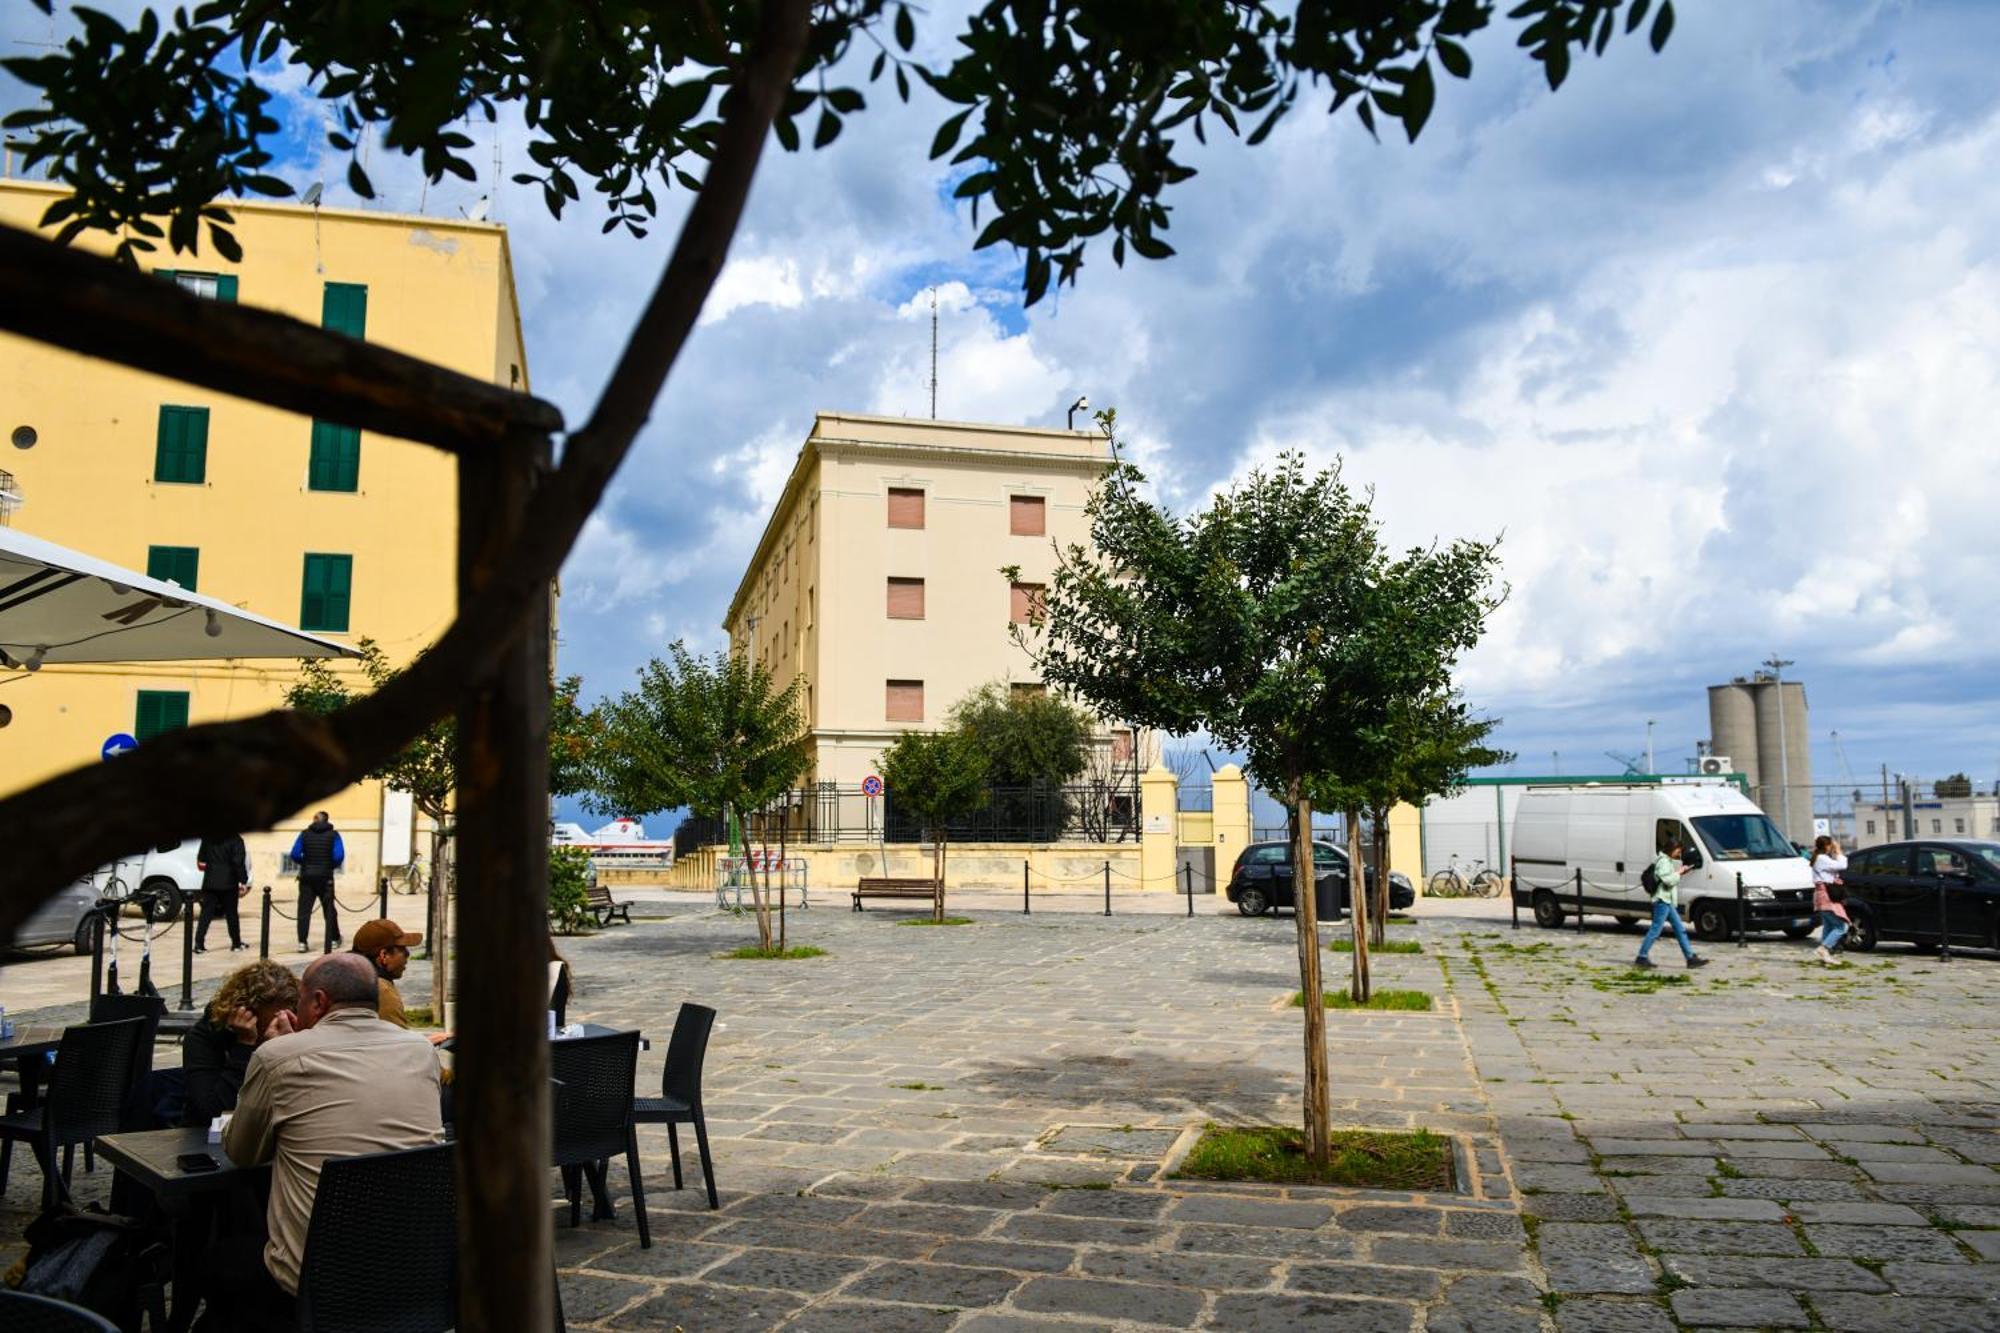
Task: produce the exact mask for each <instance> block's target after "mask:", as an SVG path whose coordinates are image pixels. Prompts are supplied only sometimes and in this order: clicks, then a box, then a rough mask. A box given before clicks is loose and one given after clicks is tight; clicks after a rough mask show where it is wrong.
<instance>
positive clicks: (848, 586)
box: [723, 412, 1133, 787]
mask: <svg viewBox="0 0 2000 1333" xmlns="http://www.w3.org/2000/svg"><path fill="white" fill-rule="evenodd" d="M1110 465H1111V451H1110V446H1109V443H1108V441H1107V440H1106V439H1105V437H1104V436H1102V435H1099V434H1096V433H1095V432H1088V431H1071V430H1044V429H1039V428H1034V427H1027V426H994V425H981V424H976V423H972V422H963V421H933V420H928V419H911V418H907V417H878V416H860V415H855V414H851V413H841V412H821V413H818V414H817V415H816V416H815V417H814V419H813V427H812V433H811V434H810V435H808V436H807V437H806V440H805V443H804V444H803V445H802V446H801V447H800V449H799V456H798V460H797V462H796V463H794V465H793V467H792V471H791V476H790V478H789V479H788V480H787V481H786V483H785V490H784V494H783V495H782V496H780V497H779V500H778V503H777V506H776V508H775V509H774V510H773V511H772V514H771V519H770V522H769V523H768V524H766V526H765V528H764V535H763V538H762V540H760V541H759V542H758V544H757V551H756V554H755V555H754V556H753V557H752V559H751V561H750V566H749V568H748V570H746V571H745V573H744V575H743V580H742V582H741V584H739V585H738V587H737V590H736V596H735V598H734V599H733V600H732V601H731V602H730V604H729V612H728V614H727V616H726V617H725V618H724V620H723V628H724V629H725V630H726V631H727V632H728V634H729V641H730V646H731V647H732V649H735V650H740V651H745V652H748V653H751V654H753V655H754V656H755V658H756V659H757V660H759V661H761V662H764V663H767V664H768V665H769V666H770V667H771V669H772V672H773V674H774V676H775V678H776V681H777V683H778V684H779V685H780V686H783V685H785V684H788V683H789V682H790V681H791V680H792V679H793V678H794V677H796V676H798V675H801V674H803V675H804V677H805V693H804V698H805V712H806V719H807V723H808V725H809V726H810V727H811V728H812V736H813V764H812V777H813V779H814V780H815V781H819V782H833V783H837V784H839V785H840V786H843V787H849V786H853V785H855V784H858V783H859V782H860V781H861V780H862V779H863V778H864V777H866V776H867V775H868V774H870V773H872V772H874V771H875V769H876V764H877V761H878V760H879V759H880V757H881V754H882V751H883V749H884V748H885V747H886V746H887V745H889V744H890V742H892V741H893V740H894V739H895V738H896V736H897V735H898V734H899V733H901V732H903V731H907V730H911V729H913V728H927V727H937V726H940V725H942V724H943V723H944V722H945V720H946V717H947V714H948V713H949V712H950V710H951V707H952V705H953V704H955V703H957V702H958V701H959V700H960V699H962V698H964V697H965V696H966V695H967V694H969V693H971V692H972V691H973V690H975V689H977V688H979V687H980V686H981V685H984V684H986V683H987V682H989V681H994V680H1003V681H1006V682H1008V683H1009V684H1011V685H1013V686H1016V687H1019V688H1024V689H1027V688H1038V687H1039V686H1040V684H1041V682H1040V680H1039V679H1038V677H1037V676H1036V674H1035V671H1034V667H1033V664H1032V663H1031V662H1030V661H1029V660H1028V656H1027V654H1026V653H1025V652H1024V651H1023V650H1022V649H1021V647H1020V646H1019V645H1017V644H1016V643H1015V642H1014V641H1013V638H1012V636H1011V634H1010V632H1009V631H1010V630H1011V628H1012V626H1013V625H1014V624H1015V623H1018V622H1022V621H1025V620H1026V619H1027V617H1028V614H1029V609H1030V607H1031V606H1032V605H1033V604H1034V600H1035V598H1036V597H1037V596H1038V595H1039V594H1040V592H1041V591H1042V589H1043V587H1044V586H1045V585H1046V584H1047V583H1048V581H1049V577H1050V575H1051V574H1052V573H1053V572H1054V568H1055V546H1056V544H1058V543H1060V544H1064V545H1067V544H1069V543H1072V542H1082V541H1084V540H1086V538H1087V536H1088V532H1087V528H1086V524H1085V520H1084V505H1085V503H1086V502H1087V501H1088V500H1089V498H1090V492H1091V488H1092V487H1093V486H1094V485H1095V484H1096V482H1097V480H1098V479H1099V478H1100V477H1102V476H1103V475H1104V473H1105V471H1106V469H1108V468H1109V467H1110ZM1007 566H1018V577H1016V578H1014V579H1011V580H1010V579H1009V578H1008V577H1007V576H1006V575H1004V574H1003V573H1002V572H1001V570H1002V569H1003V567H1007ZM1104 743H1105V745H1106V747H1107V748H1109V749H1111V750H1112V751H1113V753H1115V754H1116V755H1117V757H1118V761H1119V762H1120V763H1121V764H1129V763H1130V760H1131V747H1132V744H1133V742H1132V736H1131V733H1130V732H1129V731H1126V730H1124V729H1123V728H1117V727H1113V728H1109V729H1107V732H1106V734H1105V738H1104Z"/></svg>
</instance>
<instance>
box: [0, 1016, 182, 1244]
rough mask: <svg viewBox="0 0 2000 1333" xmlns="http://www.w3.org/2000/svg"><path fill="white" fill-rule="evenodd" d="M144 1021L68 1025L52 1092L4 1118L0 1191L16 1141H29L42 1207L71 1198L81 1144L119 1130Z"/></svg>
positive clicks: (0, 1134)
mask: <svg viewBox="0 0 2000 1333" xmlns="http://www.w3.org/2000/svg"><path fill="white" fill-rule="evenodd" d="M145 1035H146V1020H145V1019H143V1018H127V1019H123V1020H121V1021H119V1022H116V1023H84V1024H80V1025H78V1026H76V1027H70V1028H64V1029H63V1034H62V1044H61V1045H60V1046H58V1047H57V1048H56V1067H55V1069H54V1070H53V1071H51V1073H50V1075H49V1086H48V1095H47V1096H46V1097H44V1098H43V1099H42V1101H41V1104H40V1105H38V1106H35V1107H34V1108H32V1109H30V1110H26V1111H15V1112H13V1113H12V1114H10V1115H6V1116H0V1193H4V1192H5V1190H6V1188H7V1173H8V1169H9V1168H10V1167H11V1166H12V1165H13V1160H14V1145H15V1144H16V1143H25V1144H27V1145H28V1146H29V1148H30V1149H31V1150H32V1151H33V1152H34V1154H35V1160H36V1161H37V1162H39V1163H40V1164H41V1168H42V1207H43V1209H44V1210H46V1209H49V1208H53V1207H55V1205H56V1201H57V1200H58V1199H66V1198H68V1197H69V1169H68V1162H69V1158H70V1153H71V1150H72V1149H74V1148H75V1146H76V1145H77V1144H79V1143H86V1144H87V1143H91V1142H93V1141H94V1140H95V1139H96V1138H97V1136H98V1135H100V1134H115V1133H116V1132H117V1131H118V1125H119V1119H120V1116H121V1114H122V1112H123V1110H124V1107H125V1094H126V1093H127V1092H129V1091H130V1090H131V1086H132V1067H133V1062H134V1061H135V1060H137V1059H138V1056H137V1054H136V1053H135V1051H134V1048H135V1047H136V1046H137V1045H138V1044H139V1043H140V1042H141V1041H142V1040H144V1038H145ZM58 1148H60V1149H62V1150H63V1161H64V1165H63V1169H62V1171H61V1172H60V1174H58V1172H57V1169H56V1149H58Z"/></svg>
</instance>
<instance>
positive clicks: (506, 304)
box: [0, 180, 528, 901]
mask: <svg viewBox="0 0 2000 1333" xmlns="http://www.w3.org/2000/svg"><path fill="white" fill-rule="evenodd" d="M61 193H62V192H61V191H60V190H59V189H57V188H55V187H52V186H49V185H47V184H43V183H39V182H28V181H16V180H6V181H0V222H5V223H6V224H8V225H10V226H15V227H22V228H30V229H32V228H34V227H36V226H37V224H38V223H39V220H40V218H41V215H42V213H43V211H44V210H45V209H46V208H47V207H48V205H49V204H50V203H51V202H52V201H53V200H55V199H56V198H58V197H60V195H61ZM229 207H230V211H231V213H232V214H233V215H234V217H235V219H236V236H237V239H238V240H239V241H241V243H242V246H243V260H242V262H241V263H240V264H231V263H228V262H226V261H224V260H223V259H222V258H221V257H220V256H218V255H217V254H215V252H214V251H213V250H212V249H205V250H204V252H203V253H202V254H201V256H200V257H199V258H184V257H168V256H161V257H158V258H155V259H154V260H152V261H151V264H152V266H153V267H154V268H155V270H156V271H157V272H159V273H160V275H161V278H162V280H163V281H175V282H179V283H180V284H181V285H182V286H184V287H186V288H188V289H189V290H192V291H195V292H198V293H199V294H201V295H204V296H207V297H210V298H212V299H216V300H232V301H241V302H243V303H244V304H246V305H256V306H262V307H266V308H268V309H273V310H279V311H282V312H284V313H286V314H289V315H293V316H296V317H297V318H299V319H302V320H308V321H311V322H314V323H323V324H325V325H326V326H328V327H333V328H339V329H342V330H344V331H349V332H352V333H354V334H356V335H358V336H361V337H365V338H367V339H368V340H369V341H371V342H377V343H381V344H383V345H384V346H387V347H393V348H395V349H396V350H398V351H403V352H408V353H410V354H411V355H414V356H419V357H422V358H424V359H426V360H428V361H432V362H436V363H438V364H440V365H443V366H446V367H449V368H450V369H453V370H457V371H460V372H463V373H464V374H467V375H473V376H477V377H479V378H481V379H490V380H492V381H493V382H494V383H497V384H502V385H511V386H513V387H516V388H519V389H521V390H523V391H525V390H526V389H527V385H528V370H527V359H526V357H525V355H524V353H523V347H522V340H521V327H520V314H519V310H518V308H517V306H516V304H515V297H514V277H513V270H512V264H511V261H510V258H509V255H508V248H507V234H506V232H505V231H504V230H503V229H502V228H501V227H499V226H496V225H492V224H488V223H477V222H466V221H461V220H457V219H444V218H431V217H411V216H399V215H396V214H390V213H373V212H362V211H354V210H346V209H336V208H317V209H315V208H302V207H296V206H282V205H272V204H262V203H244V202H240V201H239V202H232V203H231V204H230V206H229ZM79 244H85V245H90V246H92V247H93V248H97V249H104V250H108V249H109V245H108V244H107V243H105V242H104V241H103V240H102V239H100V238H98V237H97V235H96V234H93V233H86V236H85V239H83V240H81V241H79ZM0 402H4V403H5V405H6V407H5V410H6V414H7V420H6V422H5V431H6V432H7V434H8V435H9V436H10V437H12V438H14V440H15V442H16V443H15V447H10V448H8V449H6V451H5V452H6V454H7V458H6V459H5V462H4V465H5V468H6V470H7V471H8V472H10V473H11V474H12V475H13V479H14V481H13V485H12V488H11V489H12V490H13V491H14V492H16V493H17V494H18V496H19V502H18V506H9V507H10V508H12V513H11V515H10V516H9V517H8V519H7V521H9V522H11V523H12V524H13V526H15V527H17V528H19V529H21V530H23V531H26V532H29V533H32V534H34V535H35V536H37V537H42V538H46V539H47V540H50V541H53V542H58V543H61V544H62V545H65V546H71V547H75V548H76V549H78V550H82V551H87V552H89V553H90V554H92V555H96V556H99V557H101V558H103V559H106V560H111V561H115V562H117V563H119V564H123V565H127V566H129V567H131V568H133V569H138V570H144V571H147V572H148V573H151V574H154V575H156V576H158V577H164V578H171V579H175V580H177V581H179V582H181V583H183V584H185V585H188V586H190V587H192V588H194V589H195V590H197V591H200V592H203V593H207V594H210V595H212V596H216V597H220V598H222V599H224V600H226V601H229V602H232V603H235V604H236V605H239V606H242V607H245V608H247V609H249V610H252V611H255V612H258V613H260V614H263V615H267V616H271V617H274V618H276V619H279V620H283V621H286V622H288V623H291V624H296V625H299V626H300V627H302V628H304V629H309V630H312V631H314V632H316V633H320V634H323V635H326V636H327V637H330V638H334V639H337V640H341V641H344V642H349V643H352V642H355V641H357V640H359V639H360V638H362V637H363V636H366V637H370V638H373V639H374V640H375V641H376V642H378V643H380V644H381V645H382V647H383V649H384V650H385V651H386V653H387V654H388V656H389V658H390V659H391V661H392V662H394V663H396V664H401V663H404V662H407V661H409V660H410V659H411V658H412V657H414V656H415V655H416V654H417V653H418V652H419V651H420V650H422V649H423V648H424V647H426V646H427V645H429V644H430V643H431V642H432V641H433V640H435V639H436V638H437V636H438V634H439V633H440V632H442V631H443V629H444V627H445V626H446V625H447V624H448V623H449V622H450V620H451V617H452V614H453V610H454V607H455V604H456V576H455V563H454V556H453V550H454V541H455V537H454V534H455V532H456V528H457V505H456V492H455V486H456V474H455V469H454V464H453V461H452V459H451V458H450V457H448V456H447V455H445V454H443V453H441V452H439V451H438V450H436V449H432V448H429V447H427V446H423V445H416V444H410V443H407V442H404V441H399V440H393V439H385V438H380V437H377V436H375V435H372V434H367V433H358V432H355V431H352V430H349V429H346V428H343V427H338V426H331V425H325V424H321V423H316V422H313V421H310V420H307V419H305V418H302V417H298V416H294V415H292V414H289V413H286V412H281V411H277V410H275V409H272V408H268V407H263V406H259V405H257V404H253V403H249V402H244V401H241V400H239V399H234V398H230V397H227V396H225V395H223V394H220V393H215V392H212V391H209V390H206V389H199V388H195V387H192V386H190V385H186V384H181V383H178V382H176V381H172V380H167V379H162V378H159V377H156V376H152V375H146V374H141V373H138V372H135V371H130V370H126V369H124V368H122V367H118V366H114V365H111V364H109V363H106V362H102V361H93V360H89V359H87V358H84V357H81V356H77V355H74V354H72V353H69V352H65V351H60V350H57V349H54V348H49V347H45V346H43V345H41V344H38V343H32V342H27V341H24V340H21V339H18V338H13V337H6V336H0ZM21 427H29V428H31V429H32V431H33V439H34V443H33V445H32V447H28V448H21V447H19V443H20V441H21V440H22V439H25V438H27V437H26V436H24V435H22V434H21V433H20V430H19V428H21ZM339 669H340V670H342V671H344V672H346V673H348V674H349V675H350V676H351V677H354V678H356V679H357V681H358V672H357V671H356V670H355V668H354V667H353V666H352V664H349V663H342V664H339ZM297 676H298V669H297V665H296V664H295V663H289V662H269V661H260V662H190V663H149V664H139V665H131V666H103V667H97V666H50V667H47V668H45V669H43V670H42V671H41V672H39V673H38V674H36V675H35V676H33V677H23V676H16V675H9V676H5V677H0V680H4V688H0V701H4V702H5V703H6V704H8V705H9V706H10V708H11V709H12V713H13V720H12V723H11V725H9V726H8V727H7V728H6V729H5V730H4V731H0V791H13V790H18V789H20V788H22V787H25V786H28V785H31V784H33V783H35V782H37V781H40V780H41V779H43V778H46V777H49V776H51V775H53V774H55V773H58V772H61V771H63V770H66V769H69V768H72V767H75V766H77V765H80V764H94V763H97V762H99V759H98V750H99V746H100V745H101V743H102V742H103V740H104V739H105V738H106V737H107V736H109V735H111V734H113V733H115V732H133V733H134V734H136V735H138V736H139V737H140V741H141V743H142V744H143V743H144V742H145V740H146V739H147V738H148V737H149V736H151V735H154V734H157V733H158V732H159V731H162V730H165V729H168V728H171V727H174V726H180V725H185V724H187V723H191V722H209V721H219V720H223V719H228V718H238V717H244V716H247V715H251V714H255V713H258V712H261V711H263V710H265V709H268V708H271V707H273V706H276V705H278V704H280V703H281V702H282V695H283V691H284V689H285V687H286V686H287V685H288V684H290V683H291V682H292V681H294V680H295V679H297ZM318 804H319V805H323V806H324V807H325V808H326V809H328V810H330V811H331V812H332V814H333V818H334V822H335V823H336V824H338V825H339V826H340V827H341V828H342V830H343V832H344V834H345V841H346V844H347V849H348V862H347V869H346V872H345V874H344V875H343V877H342V885H341V897H342V899H343V900H346V901H352V900H354V899H356V898H359V897H360V896H362V895H363V894H367V893H370V892H372V887H373V884H374V879H375V871H376V865H377V850H378V833H379V830H380V828H381V823H380V821H381V819H382V815H383V806H384V799H383V792H382V790H381V788H380V785H379V784H376V783H363V784H361V785H359V786H356V787H352V788H349V789H348V790H347V791H345V792H342V793H340V794H339V795H337V796H335V797H333V798H331V799H329V800H327V801H325V802H321V803H318ZM301 813H302V814H303V815H305V816H307V817H309V816H310V813H311V812H310V811H305V812H301ZM301 822H302V821H300V820H291V821H287V823H286V824H284V825H282V826H281V827H280V829H279V830H278V831H276V832H273V833H268V834H265V835H262V836H252V837H251V838H250V846H251V852H252V867H251V869H252V874H253V877H254V878H255V880H256V882H258V883H265V882H273V881H275V880H276V877H277V875H278V857H279V854H280V852H281V850H282V849H285V848H289V846H290V845H291V839H292V832H293V830H294V829H296V828H297V827H298V826H299V824H300V823H301ZM419 844H420V845H421V840H419Z"/></svg>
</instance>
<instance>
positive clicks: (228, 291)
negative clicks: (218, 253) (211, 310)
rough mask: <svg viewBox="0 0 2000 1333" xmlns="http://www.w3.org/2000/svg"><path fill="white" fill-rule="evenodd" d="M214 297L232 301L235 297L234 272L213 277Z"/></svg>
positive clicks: (219, 299)
mask: <svg viewBox="0 0 2000 1333" xmlns="http://www.w3.org/2000/svg"><path fill="white" fill-rule="evenodd" d="M215 299H216V300H218V301H234V300H235V299H236V275H235V274H234V273H223V274H219V275H217V277H216V279H215Z"/></svg>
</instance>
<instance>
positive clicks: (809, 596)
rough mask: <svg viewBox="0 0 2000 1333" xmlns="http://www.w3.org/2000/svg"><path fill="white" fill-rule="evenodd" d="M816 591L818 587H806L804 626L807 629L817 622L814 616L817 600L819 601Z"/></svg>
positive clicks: (816, 613) (816, 612) (815, 614)
mask: <svg viewBox="0 0 2000 1333" xmlns="http://www.w3.org/2000/svg"><path fill="white" fill-rule="evenodd" d="M817 593H818V589H817V588H816V587H813V588H807V589H806V628H807V629H811V628H812V627H813V626H814V625H815V624H817V623H818V621H817V619H816V618H815V617H816V616H817V615H818V611H819V607H818V602H819V598H818V596H817Z"/></svg>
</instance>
